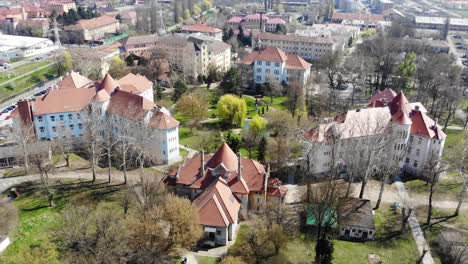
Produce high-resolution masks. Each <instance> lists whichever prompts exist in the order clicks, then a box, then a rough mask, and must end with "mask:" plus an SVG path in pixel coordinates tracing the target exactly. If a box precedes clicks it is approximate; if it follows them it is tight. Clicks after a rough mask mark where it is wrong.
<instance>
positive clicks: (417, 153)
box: [416, 149, 421, 157]
mask: <svg viewBox="0 0 468 264" xmlns="http://www.w3.org/2000/svg"><path fill="white" fill-rule="evenodd" d="M420 152H421V151H420V150H419V149H417V150H416V156H417V157H419V153H420Z"/></svg>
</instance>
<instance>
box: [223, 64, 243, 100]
mask: <svg viewBox="0 0 468 264" xmlns="http://www.w3.org/2000/svg"><path fill="white" fill-rule="evenodd" d="M220 88H221V90H222V91H223V92H224V93H225V94H229V93H230V94H236V95H238V96H241V95H242V89H241V78H240V75H239V72H238V71H237V69H236V68H231V69H229V70H228V71H227V72H226V73H225V74H224V76H223V79H222V81H221V83H220Z"/></svg>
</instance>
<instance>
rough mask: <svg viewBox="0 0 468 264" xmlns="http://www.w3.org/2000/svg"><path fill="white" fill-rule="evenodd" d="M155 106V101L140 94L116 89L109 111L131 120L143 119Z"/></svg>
mask: <svg viewBox="0 0 468 264" xmlns="http://www.w3.org/2000/svg"><path fill="white" fill-rule="evenodd" d="M154 107H155V105H154V103H153V102H151V101H149V100H147V99H145V98H143V97H141V96H139V95H136V94H132V93H129V92H126V91H122V90H119V89H116V90H115V92H114V93H113V95H112V97H111V99H110V103H109V106H108V107H107V112H108V113H110V114H115V115H118V116H121V117H123V118H126V119H129V120H142V119H143V118H144V117H145V116H146V115H147V114H148V112H149V111H151V110H152V109H153V108H154Z"/></svg>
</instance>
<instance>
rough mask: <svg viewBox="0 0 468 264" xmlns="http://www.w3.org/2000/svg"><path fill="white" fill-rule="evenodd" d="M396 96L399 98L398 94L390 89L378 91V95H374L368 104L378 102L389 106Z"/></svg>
mask: <svg viewBox="0 0 468 264" xmlns="http://www.w3.org/2000/svg"><path fill="white" fill-rule="evenodd" d="M395 96H397V93H396V92H395V91H393V90H392V89H390V88H385V89H384V90H382V91H377V92H376V93H374V94H373V95H372V96H371V97H370V98H369V99H368V102H369V104H371V103H374V102H376V101H381V102H382V103H384V104H388V103H390V102H391V101H392V100H393V98H395Z"/></svg>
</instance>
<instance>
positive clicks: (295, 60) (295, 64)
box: [286, 54, 312, 70]
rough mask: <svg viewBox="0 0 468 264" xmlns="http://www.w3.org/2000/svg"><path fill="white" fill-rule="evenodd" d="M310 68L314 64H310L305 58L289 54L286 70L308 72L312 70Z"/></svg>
mask: <svg viewBox="0 0 468 264" xmlns="http://www.w3.org/2000/svg"><path fill="white" fill-rule="evenodd" d="M310 66H312V64H310V63H308V62H307V61H305V60H304V59H303V58H301V57H299V56H297V55H293V54H288V57H287V60H286V68H287V69H292V70H308V69H310Z"/></svg>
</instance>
